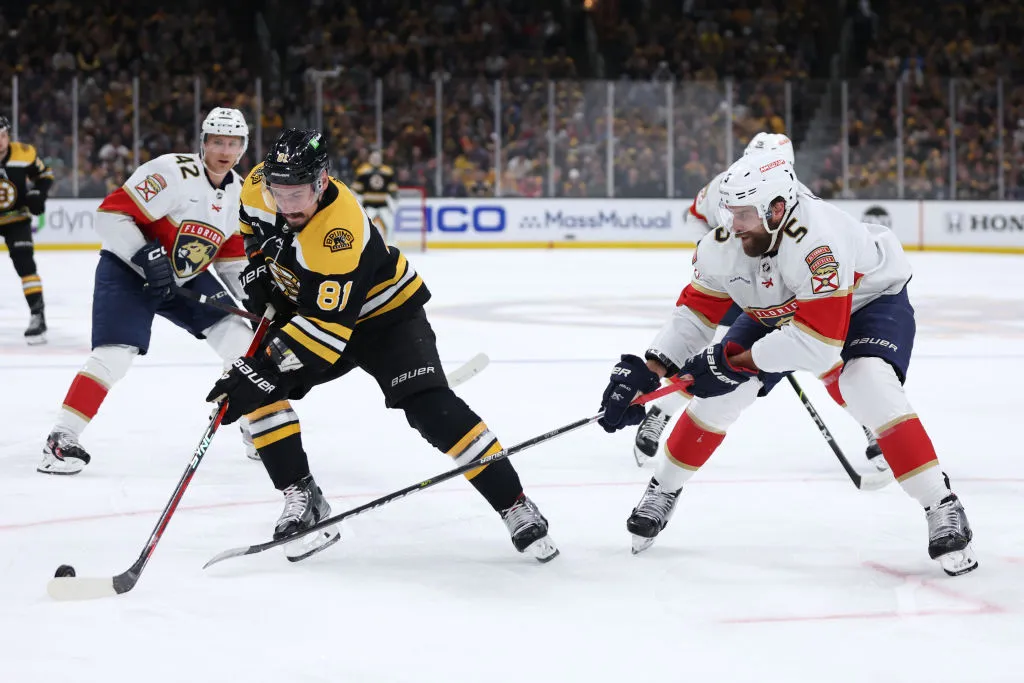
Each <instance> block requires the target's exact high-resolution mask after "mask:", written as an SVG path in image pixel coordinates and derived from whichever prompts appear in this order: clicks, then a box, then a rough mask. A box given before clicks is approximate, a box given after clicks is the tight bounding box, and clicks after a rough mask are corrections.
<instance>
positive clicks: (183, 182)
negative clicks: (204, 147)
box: [95, 154, 246, 298]
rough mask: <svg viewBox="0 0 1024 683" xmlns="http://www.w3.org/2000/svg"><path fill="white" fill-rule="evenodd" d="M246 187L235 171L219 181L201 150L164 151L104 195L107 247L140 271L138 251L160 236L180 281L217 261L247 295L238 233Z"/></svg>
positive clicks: (101, 224)
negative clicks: (241, 276) (215, 180)
mask: <svg viewBox="0 0 1024 683" xmlns="http://www.w3.org/2000/svg"><path fill="white" fill-rule="evenodd" d="M241 188H242V178H241V177H240V176H239V175H238V174H237V173H235V172H234V171H231V172H229V173H228V175H227V176H226V177H225V178H224V181H223V182H222V183H221V186H220V187H213V186H212V185H211V184H210V181H209V179H208V178H207V177H206V171H205V169H204V167H203V162H202V161H201V160H200V159H199V155H198V154H164V155H163V156H159V157H157V158H156V159H153V160H152V161H147V162H146V163H144V164H142V165H141V166H139V168H137V169H136V170H135V172H134V173H132V175H131V177H130V178H128V180H127V181H126V182H125V184H124V185H122V186H121V187H119V188H118V189H116V190H114V191H113V192H112V193H111V194H110V195H108V196H107V198H106V199H104V200H103V202H102V203H101V204H100V207H99V209H98V210H97V214H96V223H95V227H96V232H97V233H99V235H100V237H101V238H102V239H103V249H105V250H107V251H109V252H111V253H113V254H115V255H116V256H117V257H118V258H120V259H121V260H122V261H124V262H125V263H127V264H128V265H130V266H131V267H132V268H133V269H135V270H136V271H137V272H140V273H141V271H140V270H139V269H138V268H137V267H136V266H135V265H134V264H132V262H131V258H132V256H133V255H134V254H135V253H136V252H137V251H138V250H139V249H141V248H142V247H143V245H145V244H146V243H147V242H149V241H151V240H154V239H158V240H160V242H161V244H163V245H164V247H165V248H166V249H167V253H168V255H169V256H170V260H171V264H172V266H173V268H174V274H175V280H176V281H177V283H178V284H182V283H184V282H187V281H188V280H190V279H192V278H193V277H195V276H196V275H198V274H199V273H201V272H203V271H204V270H206V269H207V268H208V267H209V266H210V265H211V264H213V265H214V266H215V268H216V270H217V274H218V275H219V276H220V279H221V280H222V281H223V282H224V284H225V285H227V286H228V288H229V289H230V291H231V293H232V294H234V295H235V296H236V297H238V298H241V296H242V290H241V285H240V283H239V281H238V277H239V274H240V273H241V271H242V270H243V269H244V268H245V265H246V258H245V248H244V245H243V243H242V237H241V235H240V234H239V233H238V205H239V197H240V194H241Z"/></svg>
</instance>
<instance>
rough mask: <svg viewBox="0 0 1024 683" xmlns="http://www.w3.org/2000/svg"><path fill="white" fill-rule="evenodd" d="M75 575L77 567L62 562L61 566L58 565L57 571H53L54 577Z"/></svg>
mask: <svg viewBox="0 0 1024 683" xmlns="http://www.w3.org/2000/svg"><path fill="white" fill-rule="evenodd" d="M74 575H75V568H74V567H72V566H71V565H70V564H62V565H61V566H59V567H57V571H55V572H54V573H53V577H54V578H55V579H59V578H61V577H64V576H74Z"/></svg>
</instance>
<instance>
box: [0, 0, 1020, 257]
mask: <svg viewBox="0 0 1024 683" xmlns="http://www.w3.org/2000/svg"><path fill="white" fill-rule="evenodd" d="M1015 5H1016V3H1014V2H1010V1H1000V0H997V1H995V2H985V3H981V2H970V1H966V2H965V1H961V0H958V1H953V2H947V1H942V2H934V3H929V8H930V9H929V11H928V12H927V13H926V14H925V15H923V16H922V15H921V12H920V8H919V7H918V5H917V3H895V2H882V1H879V0H873V1H872V2H867V1H866V0H865V1H863V2H854V1H852V0H851V1H847V2H844V1H841V0H837V1H830V2H810V1H809V0H742V1H737V2H729V3H719V2H711V1H710V0H675V1H673V2H666V1H661V0H635V1H629V2H622V1H616V0H600V1H598V0H586V1H582V2H581V1H580V0H533V1H529V0H500V1H495V0H490V1H486V2H484V1H477V0H436V1H430V2H426V1H423V2H419V1H416V0H373V1H367V0H350V1H344V2H339V1H336V0H313V1H312V2H308V3H304V4H303V5H301V6H300V8H299V9H298V10H296V8H295V5H294V3H286V2H281V1H279V0H257V1H255V2H244V3H243V2H237V1H231V2H221V3H217V4H216V5H210V4H209V3H203V2H195V1H191V0H189V1H186V2H176V3H168V2H155V3H152V2H151V3H143V4H138V3H126V2H118V1H116V0H98V1H97V2H91V3H73V2H64V1H59V0H58V1H57V2H47V3H38V2H35V3H25V4H23V5H21V6H15V7H5V8H4V10H3V14H0V33H2V34H3V35H5V36H6V39H5V40H4V42H3V44H2V45H0V111H5V112H9V113H10V114H12V119H13V122H14V131H13V133H14V138H15V139H20V140H22V141H25V142H29V143H31V144H33V145H35V146H36V147H37V149H38V150H39V152H40V153H41V154H42V155H43V156H44V158H45V159H46V160H47V161H48V162H49V163H50V164H51V166H52V167H53V169H54V171H55V173H56V175H57V182H56V184H55V186H54V188H53V191H52V192H51V198H52V199H51V201H50V202H49V203H48V206H47V209H48V210H47V214H46V215H45V216H43V217H41V218H40V219H39V221H38V235H37V236H38V242H39V246H40V247H42V248H88V249H93V248H96V246H97V242H98V240H97V239H96V237H95V234H94V233H93V232H92V230H91V221H92V216H91V213H92V210H93V209H94V208H95V207H96V206H97V205H98V200H99V199H100V198H101V197H103V196H104V195H105V194H107V193H108V192H110V191H111V190H112V189H113V188H115V187H117V186H118V185H119V184H120V183H121V182H123V181H124V179H125V178H126V177H127V176H128V175H129V174H130V172H131V170H132V169H133V168H135V167H136V166H137V165H138V164H139V163H141V162H144V161H146V160H148V159H150V158H153V157H154V156H157V155H159V154H163V153H167V152H172V151H183V150H194V149H196V147H197V142H196V140H197V136H198V132H199V123H200V121H201V120H202V118H203V116H205V113H206V112H207V111H208V110H209V109H210V108H212V107H214V106H218V105H226V106H233V107H238V108H240V109H242V111H243V112H245V114H246V117H247V119H248V121H249V123H250V125H251V129H252V141H251V143H250V147H249V153H248V154H247V158H246V159H245V161H244V163H243V167H242V168H241V169H239V170H240V171H243V172H244V171H246V170H247V169H248V168H249V167H251V165H252V164H253V163H255V161H256V160H257V159H259V158H261V156H262V154H263V150H264V149H265V148H266V146H267V145H268V144H269V143H270V141H272V140H273V139H274V137H275V136H276V135H277V133H278V132H279V131H280V130H281V129H282V128H283V127H288V126H314V127H317V128H321V129H323V130H325V131H326V132H327V133H328V135H329V136H330V139H331V141H332V147H333V159H332V173H333V174H334V175H335V176H337V177H338V178H340V179H341V180H349V179H351V176H352V174H353V171H354V169H355V168H356V167H357V166H358V165H359V163H360V162H361V161H364V160H365V159H366V158H367V156H368V154H369V151H370V150H371V149H373V148H374V147H377V148H379V149H381V150H382V151H383V153H384V158H385V163H387V164H389V165H391V166H392V167H393V168H394V169H395V170H396V172H397V177H398V181H399V183H400V184H401V185H402V186H405V187H408V188H419V189H420V190H421V191H422V192H423V194H424V196H425V197H427V199H426V201H425V203H426V209H427V210H426V213H425V214H424V212H423V207H422V206H421V204H422V202H418V201H417V200H416V192H415V191H413V192H411V193H407V196H406V197H405V198H404V199H403V203H402V209H401V210H400V211H399V216H398V219H397V221H396V222H397V226H396V228H397V229H398V230H399V231H401V232H407V233H410V234H412V235H413V236H415V234H416V233H418V232H419V231H420V230H423V229H425V230H426V231H427V240H428V244H429V246H431V247H470V246H471V247H526V246H531V247H532V246H541V247H547V246H584V247H609V246H611V247H623V246H630V247H632V246H636V247H657V248H667V247H689V246H692V243H693V240H694V239H695V238H696V237H697V236H695V235H689V234H686V232H685V230H684V228H683V225H682V216H683V212H684V211H685V210H686V207H687V205H688V203H689V201H690V200H691V198H692V197H693V196H694V194H695V193H696V192H697V191H698V190H699V189H700V187H701V186H703V184H704V183H705V182H706V181H707V180H708V179H709V178H711V177H712V176H713V175H714V174H715V173H717V172H718V171H719V170H721V169H723V168H725V167H726V166H727V165H728V164H729V163H730V162H731V161H732V160H733V159H734V158H736V156H737V155H739V154H740V153H741V152H742V150H743V147H744V146H745V145H746V143H747V141H748V140H749V139H750V137H751V136H753V135H754V134H755V133H757V132H758V131H761V130H769V131H773V132H785V133H787V134H788V135H790V136H791V137H792V138H793V141H794V144H795V149H796V159H797V162H796V168H797V172H798V174H799V175H800V178H801V179H802V180H803V182H805V183H806V184H807V185H808V186H810V187H811V188H812V189H813V190H814V191H815V192H816V193H818V194H819V195H820V196H821V197H823V198H827V199H836V200H840V203H841V204H842V205H843V206H844V208H846V210H848V211H849V212H850V213H852V214H855V215H858V216H862V215H867V216H871V217H873V218H874V219H876V220H880V221H882V222H886V223H889V224H891V225H892V227H893V228H894V229H895V230H896V231H897V232H898V233H899V234H900V236H901V238H902V239H903V242H904V244H905V245H907V246H908V247H913V248H923V249H952V250H976V251H977V250H981V251H1010V252H1019V251H1022V250H1024V85H1022V79H1021V76H1022V73H1021V72H1022V69H1024V60H1022V58H1021V45H1022V43H1024V18H1022V17H1024V13H1022V12H1020V11H1019V8H1015ZM610 200H611V201H610ZM951 200H955V201H956V203H952V202H951Z"/></svg>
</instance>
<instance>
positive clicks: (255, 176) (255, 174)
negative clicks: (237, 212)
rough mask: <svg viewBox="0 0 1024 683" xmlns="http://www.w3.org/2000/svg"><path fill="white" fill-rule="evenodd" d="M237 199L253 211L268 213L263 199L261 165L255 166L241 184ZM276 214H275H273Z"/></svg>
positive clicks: (268, 208) (268, 209) (265, 201)
mask: <svg viewBox="0 0 1024 683" xmlns="http://www.w3.org/2000/svg"><path fill="white" fill-rule="evenodd" d="M239 199H240V200H241V202H242V204H244V205H245V206H247V207H250V208H253V209H260V210H262V211H270V207H268V206H267V200H266V199H265V198H264V197H263V164H262V163H260V164H257V165H256V166H255V167H254V168H253V169H252V170H251V171H249V175H248V176H247V177H246V179H245V182H244V183H243V184H242V191H241V193H240V197H239ZM274 213H276V212H274Z"/></svg>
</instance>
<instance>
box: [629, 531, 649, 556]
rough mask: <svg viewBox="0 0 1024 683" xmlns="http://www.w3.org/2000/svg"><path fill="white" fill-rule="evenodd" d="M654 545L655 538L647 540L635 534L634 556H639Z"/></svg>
mask: <svg viewBox="0 0 1024 683" xmlns="http://www.w3.org/2000/svg"><path fill="white" fill-rule="evenodd" d="M652 545H654V539H653V538H645V537H643V536H637V535H636V534H633V554H634V555H639V554H640V553H642V552H643V551H645V550H647V549H648V548H650V547H651V546H652Z"/></svg>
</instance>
